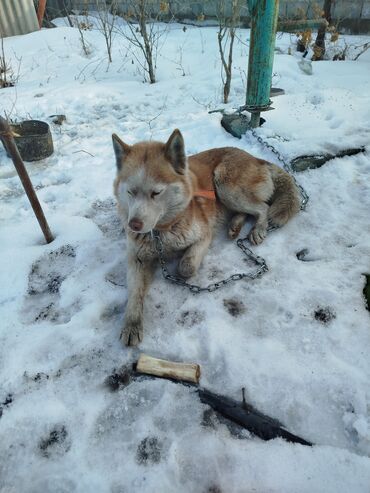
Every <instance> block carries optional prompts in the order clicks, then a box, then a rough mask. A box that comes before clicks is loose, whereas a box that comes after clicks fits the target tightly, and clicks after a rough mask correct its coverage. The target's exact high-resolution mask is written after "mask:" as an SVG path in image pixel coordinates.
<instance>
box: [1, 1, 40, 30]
mask: <svg viewBox="0 0 370 493" xmlns="http://www.w3.org/2000/svg"><path fill="white" fill-rule="evenodd" d="M38 29H39V24H38V22H37V15H36V10H35V6H34V3H33V0H0V36H3V37H4V38H6V37H7V36H16V35H18V34H27V33H31V32H33V31H37V30H38Z"/></svg>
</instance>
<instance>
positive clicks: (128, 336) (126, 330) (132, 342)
mask: <svg viewBox="0 0 370 493" xmlns="http://www.w3.org/2000/svg"><path fill="white" fill-rule="evenodd" d="M120 339H121V341H122V342H123V343H124V344H125V346H137V345H138V344H139V343H140V342H141V341H142V340H143V322H142V320H140V319H136V320H131V319H128V320H127V321H126V322H125V325H124V327H123V329H122V332H121V336H120Z"/></svg>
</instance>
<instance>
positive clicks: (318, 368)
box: [0, 19, 370, 493]
mask: <svg viewBox="0 0 370 493" xmlns="http://www.w3.org/2000/svg"><path fill="white" fill-rule="evenodd" d="M58 26H59V27H57V28H56V29H49V30H42V31H41V32H36V33H32V34H28V35H25V36H19V37H14V38H7V39H5V40H4V44H5V50H6V52H7V53H8V54H9V56H10V57H11V58H12V60H14V63H16V59H17V58H18V59H19V58H20V57H21V58H22V61H21V65H20V74H19V75H20V77H19V81H18V83H17V85H16V87H15V88H8V89H3V90H1V103H2V107H3V111H4V110H5V111H7V112H8V114H9V113H10V115H11V118H13V119H22V118H26V117H32V118H34V119H42V120H47V121H50V120H48V117H49V115H52V114H60V113H63V114H65V115H66V117H67V120H66V122H65V123H64V124H63V125H62V126H61V127H59V126H56V125H53V124H51V127H52V133H53V139H54V145H55V153H54V154H53V155H52V156H51V157H50V158H48V159H47V160H45V161H40V162H38V163H28V164H27V169H28V171H29V174H30V177H31V179H32V182H33V184H34V186H35V188H36V189H37V193H38V196H39V199H40V201H41V203H42V206H43V209H44V212H45V214H46V216H47V218H48V221H49V223H50V226H51V229H52V231H53V233H54V234H55V236H56V238H55V241H54V242H53V243H51V244H50V245H45V244H44V242H43V239H42V236H41V233H40V231H39V227H38V224H37V222H36V220H35V218H34V216H33V213H32V210H31V209H30V206H29V203H28V200H27V198H26V196H25V195H24V193H23V191H22V187H21V184H20V182H19V179H18V177H17V176H16V174H15V172H14V169H13V165H12V163H11V161H10V160H9V159H8V158H7V157H6V154H5V152H4V150H3V149H1V150H0V162H1V166H0V197H1V203H2V207H1V209H0V218H1V221H2V224H1V230H0V237H1V242H0V245H1V246H0V248H1V263H0V271H1V279H2V283H1V285H0V311H1V312H0V313H1V327H0V372H1V378H0V382H1V384H0V404H1V405H2V416H1V418H0V436H1V440H0V492H1V493H5V492H13V491H14V492H18V491H22V492H23V491H24V492H39V491H43V492H89V491H99V492H102V493H104V492H112V493H122V492H130V493H131V492H139V491H140V492H153V491H161V492H172V491H176V492H189V491H191V492H207V491H209V492H211V491H213V492H216V491H217V492H219V491H222V492H224V493H226V492H227V493H234V492H235V493H237V492H240V493H245V492H250V491H254V492H258V493H267V492H269V493H270V492H279V493H280V492H282V491H284V492H292V493H293V492H310V493H312V492H324V491H325V492H336V493H337V492H348V491H351V492H354V493H355V492H356V493H357V492H368V491H369V489H370V486H369V485H370V459H369V456H370V431H369V430H370V391H369V379H370V358H369V349H370V329H369V313H368V312H367V311H366V309H365V303H364V299H363V295H362V289H363V286H364V276H363V274H364V273H368V272H369V263H368V259H369V254H370V228H369V219H368V218H369V206H370V193H369V192H370V185H369V183H370V180H369V175H370V161H369V149H368V148H367V150H366V152H364V153H360V154H358V155H356V156H351V157H345V158H341V159H334V160H332V161H330V162H328V163H327V164H325V165H324V166H323V167H321V168H320V169H317V170H310V171H306V172H303V173H299V174H297V175H296V178H297V180H298V181H299V182H300V183H301V184H302V186H304V187H305V189H306V190H307V192H308V194H309V195H310V202H309V205H308V207H307V210H306V211H305V212H302V213H300V214H299V215H298V216H297V217H296V218H295V219H293V220H292V221H291V223H290V224H288V225H286V226H285V227H284V228H282V229H281V230H278V231H275V232H272V233H271V234H270V235H269V236H268V238H267V239H266V241H265V242H264V243H263V244H262V245H261V246H259V247H257V248H255V249H254V250H255V252H256V253H258V255H261V256H262V257H264V258H265V259H266V261H267V263H268V266H269V271H268V273H267V274H266V275H265V276H264V277H263V278H261V279H259V280H256V281H253V282H247V281H241V282H239V283H235V284H232V285H229V286H228V287H226V288H225V289H223V290H220V291H217V292H216V293H213V294H202V295H198V296H194V295H191V294H189V293H188V292H187V291H185V290H183V289H182V288H180V287H174V286H172V285H169V284H167V283H166V282H165V281H164V280H163V279H162V278H161V274H160V272H157V275H156V277H155V280H154V283H153V286H152V288H151V290H150V292H149V295H148V297H147V300H146V305H145V315H144V317H145V335H144V341H143V343H142V344H141V345H140V347H139V348H138V349H128V348H125V347H123V346H122V345H121V343H120V341H119V339H118V337H119V333H120V329H121V326H122V320H123V313H124V307H125V303H126V288H125V282H126V281H125V254H126V242H125V236H124V234H123V233H122V231H121V227H120V222H119V218H118V216H117V212H116V208H115V204H114V200H113V194H112V181H113V178H114V174H115V164H114V158H113V151H112V145H111V138H110V136H111V133H112V132H116V133H118V135H120V136H121V137H122V138H123V139H124V140H125V141H127V142H128V143H134V142H137V141H138V140H144V139H156V140H166V139H167V138H168V136H169V135H170V133H171V131H172V130H173V129H174V128H176V127H178V128H180V129H181V131H182V132H183V135H184V137H185V142H186V146H187V151H188V153H189V154H191V153H195V152H199V151H202V150H204V149H207V148H210V147H215V146H217V147H219V146H224V145H235V146H239V147H241V148H243V149H245V150H247V151H248V152H251V153H253V154H255V155H258V156H260V157H263V158H265V159H269V160H271V161H274V162H276V159H275V156H274V155H273V154H272V153H271V152H270V151H268V150H267V149H265V148H262V147H261V146H260V145H259V144H258V142H257V141H256V140H255V139H254V138H253V137H252V136H250V135H246V136H245V137H243V138H242V139H241V140H240V141H239V140H236V139H234V138H233V137H232V136H231V135H229V134H227V133H226V132H225V131H224V130H223V129H222V127H221V126H220V114H219V113H212V114H208V110H210V109H218V108H226V109H227V110H232V108H235V107H237V106H239V105H241V104H243V102H244V97H245V80H246V67H247V51H248V46H247V45H248V41H247V42H245V40H248V38H249V31H247V30H241V31H240V33H239V34H240V40H239V41H238V42H237V43H236V48H235V63H234V79H233V83H232V92H231V97H230V103H229V104H228V105H223V104H221V102H220V101H221V94H222V90H221V82H220V60H219V56H218V52H217V38H216V29H215V28H213V27H204V28H199V27H194V26H188V27H187V28H186V30H185V31H184V30H183V27H184V26H182V25H179V24H173V25H171V26H170V29H169V30H168V32H167V33H166V37H165V39H164V43H163V47H162V49H161V51H160V53H159V56H158V73H157V75H158V82H157V83H156V84H154V85H149V84H147V83H143V77H142V73H141V71H140V69H139V68H138V66H137V63H136V62H135V59H134V58H133V55H132V53H130V51H129V49H128V45H127V41H125V39H124V38H122V37H119V36H117V37H116V38H115V40H114V44H113V63H112V64H111V65H110V66H108V64H107V61H106V55H105V47H104V39H103V37H102V35H101V33H99V32H98V31H96V30H92V31H88V32H86V37H87V39H88V41H89V43H90V44H91V46H92V53H91V55H90V56H89V58H86V57H85V56H84V55H83V52H82V50H81V45H80V41H79V34H78V30H77V29H73V28H69V27H65V20H63V19H60V20H59V21H58ZM361 39H364V38H360V37H354V36H353V37H351V36H347V37H346V40H347V42H348V43H352V44H356V43H357V44H359V42H360V41H361ZM292 41H293V38H291V37H290V36H288V35H283V36H278V39H277V46H278V47H279V49H280V50H279V52H277V53H276V56H275V62H274V85H275V86H279V87H283V88H284V89H285V91H286V95H285V96H281V97H278V98H276V99H274V104H273V106H274V108H275V110H274V111H271V112H268V113H266V115H264V116H265V118H266V120H267V122H266V123H265V125H264V126H263V127H262V128H261V129H260V130H259V134H260V135H261V136H262V137H263V138H265V139H268V141H269V142H270V143H271V144H273V145H274V146H275V147H276V148H277V149H278V150H279V151H280V152H281V153H282V154H283V155H284V156H285V157H286V158H287V159H293V158H294V157H296V156H298V155H302V154H313V153H320V152H322V153H326V152H330V153H335V152H337V151H339V150H343V149H347V148H350V147H359V146H368V142H369V122H370V94H369V90H368V87H369V83H370V70H369V67H370V54H369V52H368V53H365V54H364V55H363V56H361V57H360V58H359V59H358V60H357V61H350V60H349V61H345V62H331V61H324V62H320V63H314V64H313V74H312V75H307V74H305V73H304V72H302V71H301V70H300V68H299V67H298V63H297V62H298V61H299V56H298V55H295V54H294V55H289V54H288V48H289V46H291V44H292ZM126 55H127V56H126ZM132 61H133V62H134V63H132ZM183 72H184V73H185V75H184V76H183V75H182V74H183ZM304 248H306V249H308V253H307V255H306V257H305V260H307V261H300V260H298V259H297V255H296V254H297V252H299V251H301V250H302V249H304ZM246 268H247V266H246V265H245V262H243V260H242V256H241V253H240V251H239V250H238V249H237V248H236V246H235V245H233V244H232V243H230V242H228V240H226V239H225V238H224V237H223V236H221V237H219V238H217V239H216V240H215V241H214V244H213V246H212V248H211V250H210V252H209V254H208V255H207V257H206V259H205V262H204V264H203V266H202V268H201V270H200V273H199V275H198V276H197V279H196V281H197V282H201V283H202V284H207V283H209V282H211V281H213V280H214V279H215V278H222V277H226V276H228V275H230V273H231V272H238V271H244V270H245V269H246ZM320 310H321V311H320ZM315 312H316V318H315ZM141 351H142V352H145V353H148V354H150V355H152V356H156V357H161V358H165V359H171V360H178V361H189V362H197V363H199V364H200V365H201V368H202V378H201V384H202V385H203V386H204V387H206V388H209V389H210V390H213V391H215V392H218V393H221V394H224V395H227V396H229V397H232V398H234V399H241V388H242V387H246V390H247V394H248V400H249V401H250V402H251V403H252V404H253V405H254V406H256V407H257V408H258V409H260V410H261V411H263V412H265V413H266V414H269V415H271V416H274V417H276V418H278V419H279V420H280V421H282V422H283V423H284V424H285V425H286V427H287V428H288V429H289V430H290V431H291V432H293V433H296V434H298V435H301V436H302V437H304V438H305V439H307V440H310V441H312V442H314V443H315V446H314V447H312V448H310V447H304V446H301V445H294V444H290V443H287V442H284V441H283V440H281V439H276V440H273V441H269V442H263V441H262V440H260V439H258V438H256V437H254V436H252V435H250V434H249V433H247V432H239V434H235V430H234V432H233V430H230V429H229V428H228V427H227V426H226V424H225V422H224V421H219V420H217V419H216V418H215V417H214V416H213V417H212V419H211V420H208V421H207V419H205V416H204V413H205V412H206V411H207V407H206V406H204V405H203V404H201V403H200V402H199V399H198V397H197V395H196V394H195V393H194V391H193V390H192V389H190V388H187V387H184V386H180V385H177V384H175V383H172V382H167V381H159V380H142V381H141V380H134V381H133V382H132V383H131V384H130V385H127V386H121V387H120V388H119V389H118V390H117V391H115V392H114V391H110V390H109V389H108V387H107V385H106V384H105V383H104V382H105V380H106V378H107V377H108V376H109V375H111V374H112V373H114V371H118V370H119V369H120V368H124V367H129V366H130V365H131V364H132V363H133V362H134V361H136V360H137V357H138V355H139V353H140V352H141ZM9 396H11V398H10V397H9ZM7 398H8V399H7ZM9 400H11V401H12V402H9ZM207 423H208V424H207ZM50 437H54V438H55V440H54V441H53V440H51V439H50Z"/></svg>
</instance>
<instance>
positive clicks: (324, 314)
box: [314, 306, 336, 324]
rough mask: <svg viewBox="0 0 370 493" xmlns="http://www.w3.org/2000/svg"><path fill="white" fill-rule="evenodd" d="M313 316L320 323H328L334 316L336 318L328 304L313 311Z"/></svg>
mask: <svg viewBox="0 0 370 493" xmlns="http://www.w3.org/2000/svg"><path fill="white" fill-rule="evenodd" d="M314 318H315V320H317V321H318V322H321V323H322V324H328V323H329V322H331V321H332V320H333V319H334V318H336V314H335V312H334V311H333V309H332V308H330V307H329V306H326V307H323V308H318V309H317V310H315V312H314Z"/></svg>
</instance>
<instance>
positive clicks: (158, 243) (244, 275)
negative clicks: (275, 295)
mask: <svg viewBox="0 0 370 493" xmlns="http://www.w3.org/2000/svg"><path fill="white" fill-rule="evenodd" d="M153 237H154V242H155V249H156V251H157V254H158V257H159V263H160V264H161V269H162V275H163V277H164V278H165V279H166V280H167V281H170V282H172V283H174V284H177V285H179V286H183V287H185V288H188V289H189V291H191V292H192V293H195V294H198V293H202V292H204V291H208V293H213V292H214V291H216V290H217V289H220V288H222V287H223V286H226V284H229V283H230V282H234V281H240V280H241V279H251V280H253V279H257V278H258V277H261V276H263V274H264V273H265V272H267V271H268V267H267V265H266V262H265V260H264V259H263V258H262V257H258V256H257V255H255V254H254V253H253V252H252V250H250V249H249V248H248V247H246V246H245V242H246V241H248V240H247V238H244V239H239V240H238V241H237V243H236V244H237V245H238V247H239V248H240V249H241V250H242V252H243V253H244V254H245V255H246V257H247V258H248V260H252V261H253V262H254V263H255V264H256V265H257V266H258V267H257V269H256V270H255V271H254V272H241V273H237V274H232V275H231V276H230V277H227V278H226V279H222V280H221V281H217V282H214V283H211V284H208V286H204V287H202V286H197V285H196V284H190V283H188V282H186V281H185V280H184V279H183V278H182V277H178V276H174V275H172V274H170V273H169V271H168V269H167V263H166V261H165V258H164V247H163V242H162V239H161V235H160V233H159V231H156V230H154V231H153Z"/></svg>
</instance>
